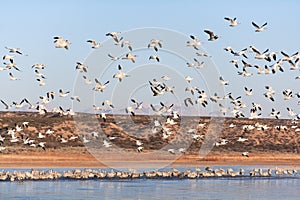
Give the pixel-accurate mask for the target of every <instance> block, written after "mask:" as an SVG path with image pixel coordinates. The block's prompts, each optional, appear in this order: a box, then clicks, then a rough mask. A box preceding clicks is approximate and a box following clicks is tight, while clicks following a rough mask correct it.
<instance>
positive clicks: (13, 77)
mask: <svg viewBox="0 0 300 200" xmlns="http://www.w3.org/2000/svg"><path fill="white" fill-rule="evenodd" d="M9 79H10V80H12V81H16V80H21V79H19V78H17V77H15V76H14V75H13V74H12V73H11V72H10V73H9Z"/></svg>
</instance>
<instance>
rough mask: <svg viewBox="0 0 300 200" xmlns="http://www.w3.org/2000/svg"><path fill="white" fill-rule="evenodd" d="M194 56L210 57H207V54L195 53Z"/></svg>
mask: <svg viewBox="0 0 300 200" xmlns="http://www.w3.org/2000/svg"><path fill="white" fill-rule="evenodd" d="M196 55H197V56H200V57H211V56H210V55H208V54H207V53H205V52H196Z"/></svg>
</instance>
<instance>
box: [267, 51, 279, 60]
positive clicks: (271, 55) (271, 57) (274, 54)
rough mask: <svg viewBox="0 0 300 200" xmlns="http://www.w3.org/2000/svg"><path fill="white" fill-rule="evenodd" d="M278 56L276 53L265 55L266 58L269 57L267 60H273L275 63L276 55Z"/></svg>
mask: <svg viewBox="0 0 300 200" xmlns="http://www.w3.org/2000/svg"><path fill="white" fill-rule="evenodd" d="M277 54H278V52H276V51H275V52H270V53H267V56H268V57H269V60H271V59H273V60H274V61H276V55H277Z"/></svg>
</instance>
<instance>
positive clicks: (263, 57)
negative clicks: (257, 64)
mask: <svg viewBox="0 0 300 200" xmlns="http://www.w3.org/2000/svg"><path fill="white" fill-rule="evenodd" d="M250 49H251V50H252V51H253V52H254V53H256V55H255V57H254V58H256V59H265V60H267V61H269V62H270V61H271V58H270V57H269V55H268V54H267V53H268V51H269V49H266V50H265V51H264V52H263V53H260V52H259V51H258V50H257V49H256V48H255V47H254V46H250Z"/></svg>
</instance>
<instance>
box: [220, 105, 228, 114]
mask: <svg viewBox="0 0 300 200" xmlns="http://www.w3.org/2000/svg"><path fill="white" fill-rule="evenodd" d="M219 108H220V113H221V114H222V115H226V113H227V112H228V110H229V108H226V107H225V106H223V105H222V104H219Z"/></svg>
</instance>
